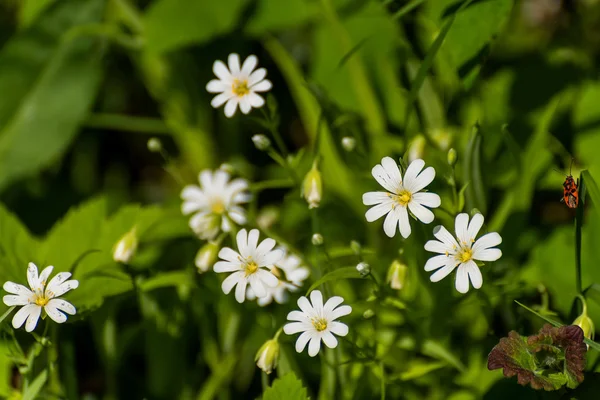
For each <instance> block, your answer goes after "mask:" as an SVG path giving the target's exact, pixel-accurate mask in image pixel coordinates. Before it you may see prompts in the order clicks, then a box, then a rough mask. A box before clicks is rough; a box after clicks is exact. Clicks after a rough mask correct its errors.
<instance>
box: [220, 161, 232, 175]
mask: <svg viewBox="0 0 600 400" xmlns="http://www.w3.org/2000/svg"><path fill="white" fill-rule="evenodd" d="M219 169H220V170H221V171H225V172H227V173H228V174H234V173H235V168H233V165H231V164H229V163H223V164H221V165H220V166H219Z"/></svg>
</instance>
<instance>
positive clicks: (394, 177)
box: [381, 157, 402, 186]
mask: <svg viewBox="0 0 600 400" xmlns="http://www.w3.org/2000/svg"><path fill="white" fill-rule="evenodd" d="M381 166H382V167H383V169H384V170H385V172H386V173H387V175H388V177H389V178H390V180H391V181H392V182H395V183H396V186H400V185H402V176H401V175H400V168H398V164H396V161H394V159H393V158H391V157H383V158H382V159H381Z"/></svg>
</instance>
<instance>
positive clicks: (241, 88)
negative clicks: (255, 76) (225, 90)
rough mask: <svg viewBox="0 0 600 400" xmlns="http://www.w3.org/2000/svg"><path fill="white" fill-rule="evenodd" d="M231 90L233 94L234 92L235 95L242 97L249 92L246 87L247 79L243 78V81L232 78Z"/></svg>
mask: <svg viewBox="0 0 600 400" xmlns="http://www.w3.org/2000/svg"><path fill="white" fill-rule="evenodd" d="M231 90H233V94H235V95H236V96H237V97H243V96H245V95H247V94H248V93H250V88H248V81H247V80H245V79H244V80H243V81H241V80H239V79H234V80H233V84H232V85H231Z"/></svg>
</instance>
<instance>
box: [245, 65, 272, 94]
mask: <svg viewBox="0 0 600 400" xmlns="http://www.w3.org/2000/svg"><path fill="white" fill-rule="evenodd" d="M266 76H267V70H266V69H264V68H259V69H257V70H256V71H254V72H253V73H251V74H250V76H249V77H248V86H249V87H250V89H254V88H253V87H252V86H253V85H256V84H257V83H259V82H261V81H262V80H263V79H265V77H266ZM267 90H268V89H267Z"/></svg>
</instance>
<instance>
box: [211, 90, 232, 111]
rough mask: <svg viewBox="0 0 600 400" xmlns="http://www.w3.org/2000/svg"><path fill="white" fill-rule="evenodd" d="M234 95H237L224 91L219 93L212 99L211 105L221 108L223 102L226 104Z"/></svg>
mask: <svg viewBox="0 0 600 400" xmlns="http://www.w3.org/2000/svg"><path fill="white" fill-rule="evenodd" d="M234 97H235V95H234V94H233V93H231V92H223V93H221V94H218V95H216V96H215V97H213V99H212V100H211V101H210V105H211V106H212V107H213V108H219V107H221V106H222V105H223V104H225V103H226V102H227V101H229V100H230V99H233V98H234ZM234 111H235V110H234Z"/></svg>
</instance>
